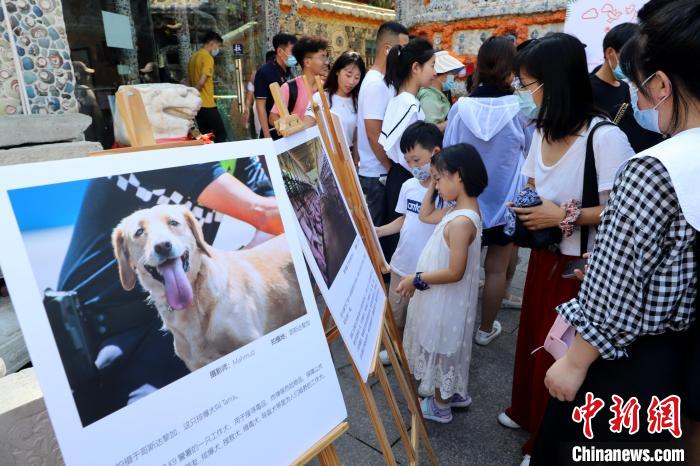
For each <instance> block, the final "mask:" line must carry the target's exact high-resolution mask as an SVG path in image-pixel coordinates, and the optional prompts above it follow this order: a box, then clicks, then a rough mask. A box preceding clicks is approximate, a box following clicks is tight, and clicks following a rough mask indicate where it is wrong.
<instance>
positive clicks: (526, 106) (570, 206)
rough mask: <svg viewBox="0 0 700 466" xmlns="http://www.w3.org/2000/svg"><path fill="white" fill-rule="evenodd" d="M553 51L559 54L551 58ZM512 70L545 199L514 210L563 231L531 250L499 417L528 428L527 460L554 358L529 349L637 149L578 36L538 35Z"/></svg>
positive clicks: (532, 174) (567, 292) (535, 179)
mask: <svg viewBox="0 0 700 466" xmlns="http://www.w3.org/2000/svg"><path fill="white" fill-rule="evenodd" d="M552 57H557V60H556V61H552ZM515 72H516V74H517V75H518V78H519V84H518V85H517V86H516V95H517V96H518V98H519V100H520V109H521V112H522V113H523V115H524V116H525V117H526V118H529V119H532V120H534V122H535V126H536V132H535V134H534V136H533V141H532V145H531V147H530V152H529V154H528V157H527V159H526V160H525V163H524V166H523V171H522V173H523V174H524V175H525V176H526V177H527V178H528V184H529V186H530V187H531V188H532V189H534V190H535V191H536V193H537V194H538V195H539V198H540V199H541V201H542V202H541V204H539V205H537V206H536V207H523V208H514V209H513V210H514V211H515V213H516V214H517V215H518V217H519V219H520V221H521V222H522V224H523V226H524V227H525V228H527V229H528V230H532V231H540V230H542V229H545V228H552V229H560V230H561V233H562V234H561V237H562V239H561V241H560V242H558V243H555V244H550V248H549V249H540V250H533V251H532V253H531V255H530V262H529V266H528V271H527V279H526V281H525V289H524V294H523V306H522V311H521V314H520V325H519V327H518V342H517V347H516V354H515V368H514V373H513V389H512V397H511V400H512V402H511V406H510V408H508V409H507V410H506V411H505V412H504V413H501V414H500V415H499V416H498V420H499V422H500V423H501V424H502V425H504V426H506V427H510V428H518V427H522V428H524V429H526V430H528V431H529V432H530V434H531V436H530V439H529V440H528V442H527V443H526V444H525V445H524V446H523V453H524V454H525V457H524V459H523V464H528V462H529V456H528V455H529V454H531V452H532V447H533V445H534V440H535V438H536V436H537V431H538V429H539V425H540V422H541V420H542V416H543V414H544V411H545V408H546V406H547V401H548V399H549V393H548V392H547V390H546V388H545V387H544V376H545V373H546V372H547V370H548V369H549V367H550V366H551V365H552V363H553V362H554V359H553V358H552V356H550V355H549V354H548V353H546V352H545V351H538V352H535V353H534V354H531V353H532V352H533V351H534V350H535V349H537V348H538V347H540V346H542V344H543V342H544V340H545V337H546V336H547V333H548V332H549V329H550V328H551V326H552V324H553V323H554V320H555V319H556V315H557V314H556V311H555V307H556V306H557V305H559V304H561V303H563V302H566V301H568V300H569V299H571V298H573V297H574V296H576V293H577V292H578V288H579V284H578V282H577V281H576V280H572V279H567V278H564V277H562V274H563V272H564V271H565V270H566V268H567V265H568V264H569V263H570V262H571V261H573V260H575V259H579V258H580V257H581V255H582V254H583V253H585V252H586V251H588V250H590V247H591V246H592V244H593V241H592V240H593V237H594V236H595V227H596V225H598V223H599V222H600V213H601V212H602V210H603V206H604V205H605V203H606V201H607V196H608V193H609V191H610V189H611V188H612V185H613V181H614V179H615V174H616V173H617V170H618V168H619V166H620V165H621V164H622V163H624V162H625V161H626V160H627V159H629V158H630V157H631V156H633V155H634V152H633V151H632V148H631V147H630V144H629V142H628V141H627V136H625V134H624V133H623V132H622V131H621V130H620V129H619V128H617V127H616V126H614V125H612V124H611V123H610V124H606V122H605V117H604V116H602V114H601V112H599V111H598V109H596V108H595V106H594V104H593V91H592V88H591V83H590V80H589V78H588V68H587V65H586V52H585V47H584V45H583V44H582V43H581V41H579V40H578V39H577V38H575V37H574V36H571V35H568V34H564V33H554V34H550V35H547V36H545V37H544V38H543V39H540V40H536V41H533V43H532V44H530V45H529V46H528V47H526V48H525V49H523V50H522V51H521V52H519V53H518V55H517V57H516V66H515ZM601 124H602V125H604V126H600V125H601ZM589 139H590V142H591V147H592V149H593V156H594V157H593V158H594V166H595V173H596V175H597V176H595V177H594V180H595V181H596V186H592V185H591V183H588V184H589V185H590V186H589V188H590V192H591V193H592V197H593V198H594V200H593V201H592V202H591V204H592V206H588V205H587V206H586V207H582V201H583V200H584V196H583V192H584V167H585V161H586V152H587V146H588V142H589ZM587 204H588V203H587ZM550 231H551V230H550ZM555 231H556V230H555ZM582 235H583V237H582ZM586 235H587V236H588V240H586V239H585V236H586Z"/></svg>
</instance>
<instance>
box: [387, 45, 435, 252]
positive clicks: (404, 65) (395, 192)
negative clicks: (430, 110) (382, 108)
mask: <svg viewBox="0 0 700 466" xmlns="http://www.w3.org/2000/svg"><path fill="white" fill-rule="evenodd" d="M434 77H435V50H434V49H433V46H432V45H431V44H430V42H428V41H427V40H425V39H422V38H416V39H411V40H410V41H409V42H408V44H406V45H403V46H402V45H395V46H394V47H392V48H391V50H389V55H388V56H387V63H386V75H385V76H384V81H385V82H386V84H387V86H389V87H390V88H393V89H394V90H395V92H396V95H395V96H394V97H393V98H392V99H391V100H389V103H388V104H387V107H386V112H385V115H384V120H383V122H382V130H381V132H380V134H379V144H380V145H381V146H382V147H383V148H384V150H385V151H386V155H387V157H388V158H389V160H391V162H392V164H391V168H390V169H389V173H388V174H387V179H386V188H385V190H384V212H385V216H384V223H388V222H390V221H392V220H394V219H396V218H397V216H398V214H396V212H395V211H394V208H395V207H396V203H397V202H398V200H399V193H400V191H401V185H402V184H403V183H404V181H406V180H409V179H410V178H411V172H410V171H409V170H408V163H407V162H406V158H405V157H404V154H403V153H402V152H401V147H400V141H401V136H402V135H403V132H404V131H405V130H406V128H407V127H408V126H409V125H410V124H411V123H413V122H414V121H418V120H421V121H423V120H425V114H424V113H423V111H422V110H421V106H420V102H419V101H418V99H417V98H416V95H417V94H418V91H419V90H420V88H421V87H426V86H429V85H430V82H431V81H432V80H433V78H434ZM388 238H391V239H389V241H390V242H391V241H392V239H395V237H393V238H392V237H388ZM385 241H386V239H385ZM385 244H386V243H385ZM394 249H396V246H395V241H394V246H393V247H391V246H389V247H385V249H384V254H386V255H387V259H389V260H390V259H391V255H392V254H393V252H394Z"/></svg>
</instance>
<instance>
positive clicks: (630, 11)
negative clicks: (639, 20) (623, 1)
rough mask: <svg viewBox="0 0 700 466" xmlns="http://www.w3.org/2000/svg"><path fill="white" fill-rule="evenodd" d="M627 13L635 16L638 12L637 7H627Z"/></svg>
mask: <svg viewBox="0 0 700 466" xmlns="http://www.w3.org/2000/svg"><path fill="white" fill-rule="evenodd" d="M625 12H626V13H627V14H628V15H633V14H635V13H636V12H637V7H636V6H635V5H627V6H626V7H625Z"/></svg>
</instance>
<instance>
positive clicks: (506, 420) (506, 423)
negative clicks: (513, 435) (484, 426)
mask: <svg viewBox="0 0 700 466" xmlns="http://www.w3.org/2000/svg"><path fill="white" fill-rule="evenodd" d="M498 423H499V424H500V425H502V426H503V427H507V428H509V429H520V424H518V423H517V422H515V421H514V420H512V419H511V418H510V417H509V416H508V415H507V414H506V413H505V412H503V413H501V414H499V415H498ZM528 461H529V460H528Z"/></svg>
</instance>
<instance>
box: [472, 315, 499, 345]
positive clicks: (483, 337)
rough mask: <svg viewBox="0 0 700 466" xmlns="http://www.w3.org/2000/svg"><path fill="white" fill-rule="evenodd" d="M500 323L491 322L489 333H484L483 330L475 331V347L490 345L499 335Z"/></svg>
mask: <svg viewBox="0 0 700 466" xmlns="http://www.w3.org/2000/svg"><path fill="white" fill-rule="evenodd" d="M501 330H502V329H501V323H500V322H499V321H497V320H495V321H494V322H493V326H492V327H491V331H490V332H484V331H483V330H477V332H476V336H475V337H474V342H475V343H476V344H477V345H481V346H486V345H488V344H489V343H491V342H492V341H493V340H494V339H495V338H496V337H497V336H498V335H500V334H501Z"/></svg>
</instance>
